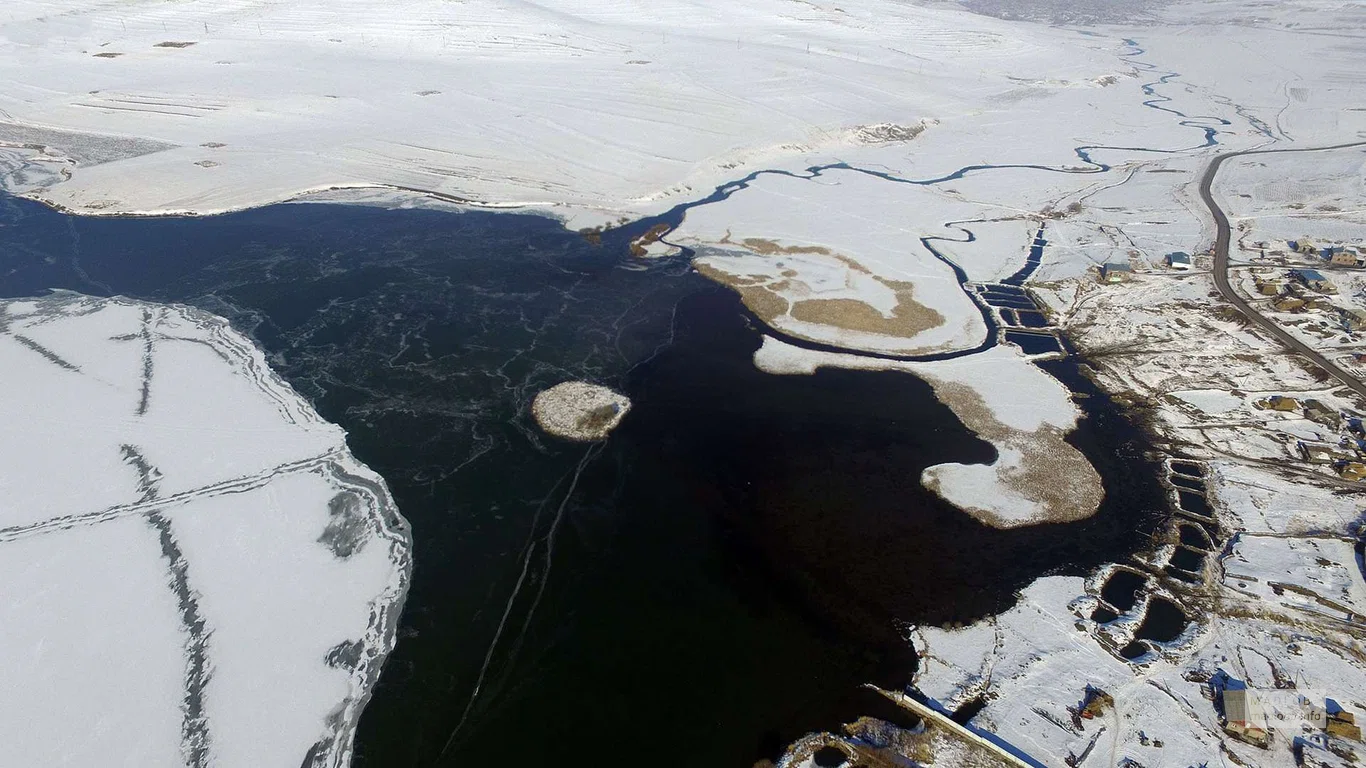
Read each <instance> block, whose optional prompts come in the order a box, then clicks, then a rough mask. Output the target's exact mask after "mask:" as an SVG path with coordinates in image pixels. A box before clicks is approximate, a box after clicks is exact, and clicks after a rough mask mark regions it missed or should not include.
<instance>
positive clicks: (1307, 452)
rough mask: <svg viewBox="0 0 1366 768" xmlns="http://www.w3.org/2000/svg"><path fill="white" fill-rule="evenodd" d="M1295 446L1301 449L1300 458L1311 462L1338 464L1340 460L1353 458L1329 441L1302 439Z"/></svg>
mask: <svg viewBox="0 0 1366 768" xmlns="http://www.w3.org/2000/svg"><path fill="white" fill-rule="evenodd" d="M1295 447H1296V448H1298V449H1299V451H1300V458H1302V459H1304V460H1305V461H1307V462H1309V463H1310V464H1336V463H1337V462H1339V461H1350V460H1352V457H1351V456H1348V455H1347V454H1346V453H1344V452H1342V451H1339V450H1337V449H1336V448H1334V447H1333V446H1331V445H1329V444H1327V443H1310V442H1306V441H1304V440H1300V441H1298V442H1296V443H1295Z"/></svg>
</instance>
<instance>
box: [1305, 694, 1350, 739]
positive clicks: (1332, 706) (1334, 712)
mask: <svg viewBox="0 0 1366 768" xmlns="http://www.w3.org/2000/svg"><path fill="white" fill-rule="evenodd" d="M1299 705H1300V708H1302V709H1305V716H1306V717H1309V722H1310V723H1313V724H1314V727H1317V728H1320V730H1322V731H1326V732H1328V734H1329V735H1335V737H1339V738H1347V739H1354V741H1361V738H1362V731H1361V727H1358V726H1356V715H1352V713H1351V712H1348V711H1346V709H1343V707H1341V705H1340V704H1337V702H1336V701H1333V700H1332V698H1325V700H1324V705H1322V707H1318V705H1317V704H1314V702H1311V701H1310V700H1307V698H1305V697H1303V696H1302V697H1299Z"/></svg>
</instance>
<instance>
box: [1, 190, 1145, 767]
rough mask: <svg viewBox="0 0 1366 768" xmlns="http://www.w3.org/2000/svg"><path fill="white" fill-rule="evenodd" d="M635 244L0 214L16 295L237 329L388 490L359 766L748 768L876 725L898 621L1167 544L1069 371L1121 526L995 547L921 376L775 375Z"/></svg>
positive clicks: (1133, 436)
mask: <svg viewBox="0 0 1366 768" xmlns="http://www.w3.org/2000/svg"><path fill="white" fill-rule="evenodd" d="M625 236H626V235H625V234H623V235H620V236H614V235H610V234H609V235H608V236H607V237H606V238H605V239H604V242H603V244H602V245H600V246H594V245H591V244H590V243H588V242H587V241H586V240H584V239H583V238H581V237H579V236H578V235H576V234H573V233H568V232H566V231H564V230H563V229H562V228H561V227H560V226H559V225H558V224H557V223H555V222H553V221H549V220H546V219H542V218H537V217H532V216H521V215H512V214H486V213H460V214H455V213H444V212H431V211H412V210H407V211H392V210H381V209H375V208H365V207H349V206H339V205H281V206H271V207H267V208H262V209H258V210H253V211H247V212H243V213H237V214H231V215H226V216H218V217H211V218H202V219H176V218H168V219H77V218H72V217H68V216H65V215H62V214H58V213H55V212H53V211H50V210H48V209H45V208H42V207H40V206H38V205H35V204H32V203H28V202H26V201H20V200H15V199H13V198H4V197H0V294H3V295H5V296H24V295H33V294H37V293H41V292H42V291H44V290H46V289H48V288H68V289H72V290H77V291H81V292H84V293H92V294H109V293H118V294H124V295H129V296H134V297H138V298H146V299H152V300H158V301H176V302H184V303H190V304H194V305H196V306H200V307H203V308H205V309H208V310H211V311H213V312H217V313H219V314H223V315H225V316H227V317H229V318H230V319H231V320H232V321H233V322H234V323H235V324H236V326H237V327H238V328H240V329H242V330H244V331H247V332H249V333H251V334H252V335H253V336H254V337H255V338H256V340H257V341H258V342H259V343H260V344H261V345H262V346H263V347H264V348H265V349H266V350H267V351H268V353H269V355H270V357H271V360H272V364H273V365H274V366H275V367H276V368H277V370H278V371H279V372H280V373H281V374H282V375H283V376H284V377H285V378H286V379H287V380H289V381H290V382H291V383H292V384H293V385H294V386H295V387H296V388H297V389H298V390H299V391H300V392H301V393H303V394H304V395H305V396H307V397H308V398H310V399H311V400H312V402H313V403H314V405H315V406H316V407H317V409H318V410H319V412H320V413H322V415H323V416H324V417H326V418H328V419H330V420H332V421H335V422H337V423H339V424H341V425H342V426H343V427H344V428H345V429H346V430H347V431H348V433H349V442H350V445H351V448H352V450H353V451H354V453H355V454H356V455H357V457H358V458H359V459H360V460H361V461H363V462H365V463H366V464H368V465H370V466H371V467H373V468H374V469H375V470H377V471H378V472H380V473H381V474H382V475H383V476H384V477H385V478H386V480H387V481H388V483H389V486H390V488H391V489H392V491H393V493H394V496H395V498H396V499H397V501H398V504H399V507H400V509H401V510H402V512H403V513H404V515H405V516H406V517H407V518H408V519H409V521H410V522H411V523H412V527H413V534H414V538H415V546H416V552H415V562H416V566H415V571H414V579H413V584H412V591H411V593H410V595H409V598H408V603H407V608H406V611H405V613H404V616H403V620H402V626H401V630H400V632H401V634H400V640H399V644H398V647H397V649H396V650H395V652H394V654H393V656H392V657H391V659H390V662H389V666H388V667H387V668H386V670H385V673H384V675H383V676H382V678H381V680H380V685H379V688H378V690H377V692H376V694H375V697H374V700H373V701H372V702H371V704H370V706H369V708H368V709H367V711H366V713H365V715H364V717H363V718H362V721H361V727H360V731H359V735H358V749H359V758H358V764H359V765H362V766H409V765H412V766H417V765H421V766H428V765H461V766H463V765H475V764H481V762H482V764H496V765H502V766H530V765H543V764H547V763H549V762H551V761H564V760H577V761H579V762H585V761H588V760H590V758H591V762H593V763H594V764H596V765H603V766H616V765H622V766H626V765H631V766H634V765H639V764H642V763H646V762H648V763H651V764H654V765H663V766H674V765H676V766H687V767H688V768H694V767H696V766H748V765H750V764H751V763H752V762H753V761H754V760H755V759H757V758H759V757H761V756H765V755H767V756H776V755H777V753H778V752H779V751H781V748H782V746H783V745H784V744H785V743H786V742H787V741H789V740H791V739H793V738H796V737H797V736H800V735H801V734H803V733H805V732H806V731H809V730H812V729H818V728H820V729H828V728H835V727H837V726H838V723H839V722H840V720H841V718H849V717H852V716H854V715H857V714H859V713H860V712H862V711H866V709H867V707H868V706H869V704H868V702H867V701H866V700H863V699H860V698H859V696H860V694H859V693H858V690H857V685H858V684H860V683H862V682H865V681H877V682H881V683H882V684H884V685H889V686H896V685H902V684H904V683H905V682H906V681H907V680H908V679H909V677H910V674H911V673H912V671H913V669H914V663H915V662H914V658H913V656H911V655H910V654H909V652H908V649H907V646H906V644H905V643H904V642H902V641H901V639H900V627H901V622H909V623H943V622H951V621H970V620H973V619H977V618H980V617H982V616H986V615H989V614H991V613H994V612H998V611H1000V610H1003V609H1005V608H1006V607H1008V606H1009V605H1010V604H1011V602H1012V601H1013V594H1014V592H1015V591H1016V590H1017V589H1019V588H1020V587H1023V586H1024V585H1026V584H1027V583H1029V582H1030V581H1031V580H1033V579H1034V578H1036V577H1038V576H1039V575H1041V574H1044V573H1052V572H1072V573H1080V572H1082V571H1084V570H1086V569H1089V568H1092V567H1094V566H1096V565H1099V564H1101V563H1103V562H1109V561H1113V560H1117V559H1121V558H1123V557H1124V556H1125V555H1126V554H1127V553H1129V552H1131V551H1135V550H1137V549H1139V548H1140V547H1142V546H1143V545H1144V544H1145V543H1146V541H1147V538H1146V536H1145V535H1144V534H1145V533H1146V532H1148V531H1150V530H1152V529H1153V528H1154V527H1155V525H1156V524H1157V521H1158V519H1159V517H1160V514H1159V513H1158V511H1159V510H1161V509H1162V508H1163V506H1164V503H1165V499H1164V496H1163V491H1162V489H1161V488H1160V486H1159V485H1158V483H1157V480H1156V478H1157V469H1156V468H1155V467H1154V466H1153V465H1152V464H1151V463H1150V462H1149V461H1148V459H1147V458H1145V455H1144V452H1145V444H1144V442H1143V439H1142V437H1141V435H1140V434H1139V433H1138V431H1137V430H1135V429H1134V427H1133V426H1132V425H1131V424H1130V423H1129V422H1128V421H1126V420H1125V419H1124V418H1123V416H1122V415H1121V414H1119V413H1118V412H1117V411H1116V410H1115V409H1114V407H1113V406H1112V405H1110V404H1109V402H1108V401H1107V400H1106V399H1105V398H1104V397H1102V396H1100V395H1099V393H1098V392H1095V391H1094V387H1091V386H1090V385H1089V382H1088V381H1087V380H1086V379H1084V378H1083V377H1081V376H1079V375H1078V373H1077V366H1076V364H1075V362H1073V361H1063V362H1057V363H1050V364H1048V370H1050V372H1052V373H1054V375H1057V376H1059V377H1060V378H1062V379H1063V380H1064V381H1065V382H1066V383H1068V385H1069V386H1072V387H1074V388H1075V389H1078V390H1085V391H1086V392H1087V393H1088V394H1090V395H1091V397H1088V398H1087V399H1085V400H1084V401H1083V406H1084V408H1085V409H1086V411H1087V413H1088V419H1087V420H1086V421H1085V422H1084V423H1083V425H1082V426H1081V428H1080V429H1079V431H1078V433H1077V434H1076V435H1075V436H1074V441H1075V443H1076V444H1077V445H1078V446H1079V447H1080V448H1081V449H1082V450H1083V451H1084V452H1085V453H1086V454H1087V455H1088V456H1089V457H1090V458H1091V459H1092V461H1093V462H1094V463H1095V464H1096V465H1097V469H1098V470H1099V471H1100V473H1101V475H1102V477H1103V478H1104V479H1105V482H1106V487H1107V491H1108V495H1107V501H1106V503H1105V506H1104V508H1103V509H1102V511H1101V513H1100V514H1099V515H1097V516H1096V517H1095V518H1093V519H1091V520H1087V521H1083V522H1080V523H1074V524H1070V525H1050V526H1038V527H1034V528H1029V529H1026V530H1018V531H996V530H993V529H990V528H987V527H984V526H982V525H980V524H978V523H976V522H975V521H973V520H972V519H971V518H969V517H967V516H965V515H962V514H961V513H959V512H957V511H956V510H955V509H953V508H952V507H950V506H948V505H946V504H944V503H943V502H941V501H940V500H938V499H937V498H936V497H934V496H932V495H930V494H928V493H926V492H925V491H924V490H923V489H922V488H921V487H920V484H919V479H918V478H919V475H920V472H921V470H922V469H923V468H924V467H926V466H928V465H930V464H935V463H940V462H945V461H966V462H973V461H989V460H990V459H991V458H992V455H993V452H992V449H991V448H990V446H988V445H987V444H985V443H982V442H981V441H979V440H977V439H976V437H975V436H973V435H972V434H971V433H970V432H968V431H967V430H966V429H965V428H964V427H963V426H962V424H960V423H959V422H958V420H957V418H956V417H954V415H953V414H952V413H951V412H950V411H949V410H948V409H947V408H945V407H944V406H943V405H941V404H940V403H938V402H937V401H936V400H935V399H934V397H933V394H932V392H931V390H930V388H929V387H928V386H927V385H926V384H924V383H923V382H922V381H920V380H918V379H916V378H914V377H912V376H909V375H906V374H901V373H890V372H855V371H820V372H818V373H817V374H816V375H814V376H807V377H802V376H795V377H780V376H769V375H766V374H763V373H760V372H759V371H757V370H756V369H755V368H754V367H753V365H752V364H751V362H750V355H751V354H752V352H753V351H754V349H756V348H757V346H758V344H759V341H760V336H759V334H758V333H757V332H756V330H755V329H754V328H752V327H750V326H749V322H750V320H748V319H747V315H746V313H745V312H744V311H743V308H742V307H741V305H740V304H739V302H738V301H737V299H736V298H735V297H734V296H733V295H732V294H730V293H729V292H727V291H725V290H722V289H720V288H717V287H715V286H713V285H711V284H709V283H708V282H706V281H705V280H704V279H702V278H701V277H699V276H698V275H696V274H695V273H693V272H691V271H690V269H689V267H688V265H687V263H686V261H685V260H681V259H673V260H661V261H656V262H651V263H649V265H648V266H645V267H642V266H641V265H640V264H639V263H637V262H634V261H632V260H631V259H630V257H629V256H627V255H626V248H625V239H624V238H625ZM566 379H588V380H591V381H595V382H599V383H603V384H607V385H610V386H614V387H617V388H620V389H623V390H624V391H626V392H627V393H628V394H629V395H630V397H631V398H632V399H633V401H634V404H635V406H634V410H632V412H631V413H630V414H629V416H628V417H627V419H626V420H625V421H624V422H623V424H622V426H621V427H620V428H619V429H618V431H617V432H616V433H614V435H613V436H612V438H611V439H610V440H609V441H607V442H606V443H605V444H603V445H601V446H600V447H597V448H591V447H585V446H576V445H568V444H564V443H559V442H556V441H554V440H552V439H548V438H546V437H544V436H542V435H541V434H540V433H539V432H538V431H537V430H536V428H535V426H534V424H533V422H532V421H531V420H530V418H529V416H528V413H527V407H528V405H529V402H530V400H531V398H532V397H533V396H534V395H535V393H536V392H538V391H539V390H541V389H542V388H544V387H547V386H549V385H552V384H555V383H558V382H560V381H563V380H566ZM571 489H572V491H573V492H572V493H570V492H569V491H570V490H571ZM523 574H524V575H523ZM519 579H520V583H521V586H520V588H518V587H517V584H518V583H519ZM505 617H506V618H505ZM500 625H501V626H502V631H501V633H500V632H499V627H500ZM495 637H496V638H497V639H498V641H497V642H496V643H495V642H494V639H495ZM491 646H492V647H493V651H492V653H490V652H489V649H490V647H491ZM486 658H487V659H488V662H489V663H488V664H487V666H486V665H485V660H486ZM476 685H478V686H479V689H480V694H479V696H478V697H476V698H474V700H473V704H471V703H470V702H471V693H472V691H473V690H474V689H475V687H476ZM988 706H989V704H988ZM462 723H463V724H462ZM458 725H459V728H458V730H457V726H458ZM453 734H454V735H453Z"/></svg>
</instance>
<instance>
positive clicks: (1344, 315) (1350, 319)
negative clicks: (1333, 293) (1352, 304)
mask: <svg viewBox="0 0 1366 768" xmlns="http://www.w3.org/2000/svg"><path fill="white" fill-rule="evenodd" d="M1338 318H1339V319H1340V320H1341V321H1342V327H1343V328H1346V329H1347V330H1349V331H1360V330H1362V329H1363V328H1366V312H1363V311H1361V310H1359V309H1339V310H1338Z"/></svg>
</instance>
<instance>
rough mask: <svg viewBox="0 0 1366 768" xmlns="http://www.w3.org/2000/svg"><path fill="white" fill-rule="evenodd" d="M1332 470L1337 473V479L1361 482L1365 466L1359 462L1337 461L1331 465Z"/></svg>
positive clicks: (1365, 476)
mask: <svg viewBox="0 0 1366 768" xmlns="http://www.w3.org/2000/svg"><path fill="white" fill-rule="evenodd" d="M1333 470H1334V471H1335V472H1337V473H1338V477H1341V478H1342V479H1343V480H1361V479H1362V478H1366V464H1363V463H1361V462H1359V461H1339V462H1336V463H1334V464H1333Z"/></svg>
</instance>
